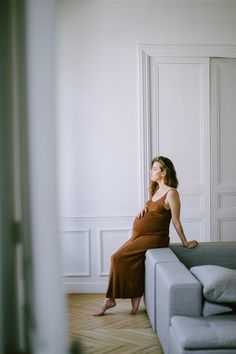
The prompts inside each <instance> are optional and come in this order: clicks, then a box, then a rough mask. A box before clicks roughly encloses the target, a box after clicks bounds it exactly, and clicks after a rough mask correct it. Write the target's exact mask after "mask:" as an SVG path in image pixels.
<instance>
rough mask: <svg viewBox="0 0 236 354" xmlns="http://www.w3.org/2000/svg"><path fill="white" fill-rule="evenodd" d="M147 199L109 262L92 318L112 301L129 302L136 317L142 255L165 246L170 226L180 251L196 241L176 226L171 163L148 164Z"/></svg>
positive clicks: (156, 160) (174, 179) (141, 287)
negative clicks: (102, 297)
mask: <svg viewBox="0 0 236 354" xmlns="http://www.w3.org/2000/svg"><path fill="white" fill-rule="evenodd" d="M151 166H152V167H151V171H150V172H151V173H150V196H151V198H150V199H149V200H148V201H147V203H146V206H145V207H144V208H143V209H142V210H141V211H140V213H139V214H138V215H137V216H136V218H135V221H134V224H133V232H132V236H131V238H130V239H129V240H128V241H127V242H126V243H125V244H124V245H123V246H122V247H120V248H119V249H118V251H117V252H116V253H114V254H113V255H112V258H111V269H110V275H109V284H108V289H107V293H106V299H105V300H104V302H103V304H102V305H101V307H100V309H99V311H98V312H97V313H95V314H94V315H95V316H102V315H104V313H105V311H106V310H108V309H109V308H112V307H114V306H115V305H116V301H115V299H116V298H123V299H127V298H128V299H129V298H130V299H131V304H132V311H131V314H133V315H134V314H136V312H137V311H138V308H139V303H140V300H141V297H142V295H143V293H144V273H145V269H144V261H145V253H146V251H147V250H148V249H150V248H158V247H167V246H168V245H169V226H170V221H171V220H172V223H173V225H174V227H175V229H176V231H177V233H178V235H179V237H180V239H181V241H182V244H183V246H184V247H187V248H194V247H196V246H197V245H198V242H197V241H196V240H193V241H187V239H186V237H185V234H184V231H183V227H182V225H181V222H180V199H179V194H178V192H177V190H176V188H177V187H178V180H177V177H176V172H175V168H174V165H173V163H172V162H171V161H170V160H169V159H168V158H167V157H163V156H159V157H156V158H154V159H153V160H152V165H151Z"/></svg>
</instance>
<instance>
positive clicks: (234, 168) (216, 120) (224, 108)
mask: <svg viewBox="0 0 236 354" xmlns="http://www.w3.org/2000/svg"><path fill="white" fill-rule="evenodd" d="M211 162H212V167H211V170H212V173H211V195H212V204H211V230H212V240H214V241H236V59H212V60H211Z"/></svg>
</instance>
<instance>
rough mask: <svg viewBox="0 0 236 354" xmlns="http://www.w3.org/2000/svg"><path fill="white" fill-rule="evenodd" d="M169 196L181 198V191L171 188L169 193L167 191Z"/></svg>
mask: <svg viewBox="0 0 236 354" xmlns="http://www.w3.org/2000/svg"><path fill="white" fill-rule="evenodd" d="M167 198H170V199H176V198H177V199H179V192H178V191H177V189H175V188H171V189H169V191H168V193H167Z"/></svg>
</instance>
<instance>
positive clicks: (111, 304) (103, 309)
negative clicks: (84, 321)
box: [93, 299, 116, 316]
mask: <svg viewBox="0 0 236 354" xmlns="http://www.w3.org/2000/svg"><path fill="white" fill-rule="evenodd" d="M115 306H116V301H115V299H105V300H104V301H103V303H102V305H101V307H100V309H99V310H98V312H96V313H94V314H93V316H103V315H104V314H105V312H106V310H108V309H110V308H112V307H115Z"/></svg>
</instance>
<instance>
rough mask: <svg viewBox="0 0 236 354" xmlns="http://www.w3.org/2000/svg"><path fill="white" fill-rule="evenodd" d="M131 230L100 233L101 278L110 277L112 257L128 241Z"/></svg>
mask: <svg viewBox="0 0 236 354" xmlns="http://www.w3.org/2000/svg"><path fill="white" fill-rule="evenodd" d="M130 231H131V230H127V229H115V230H111V229H103V230H98V232H99V250H100V257H99V259H100V265H99V269H100V273H99V276H108V275H109V269H110V259H111V255H112V254H113V253H114V252H115V251H116V250H117V249H118V248H119V247H120V246H121V245H122V244H123V243H124V242H126V241H127V240H128V238H129V235H130Z"/></svg>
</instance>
